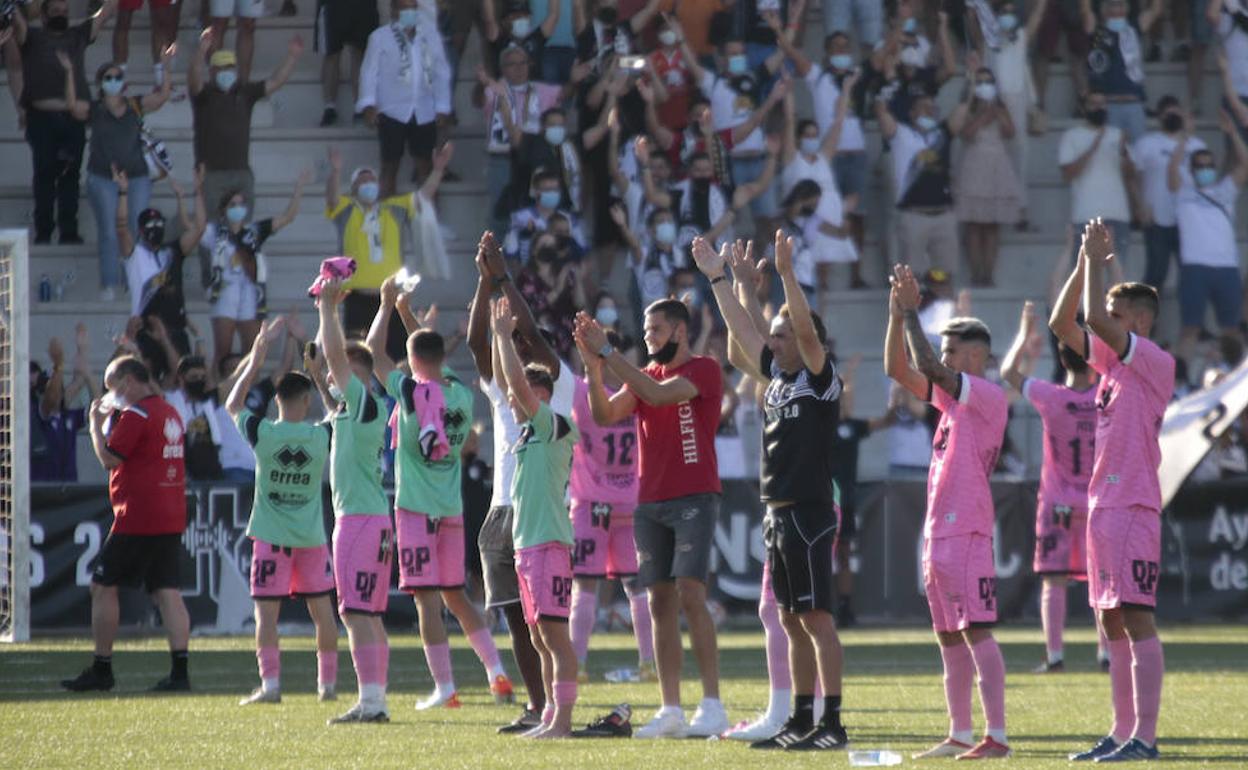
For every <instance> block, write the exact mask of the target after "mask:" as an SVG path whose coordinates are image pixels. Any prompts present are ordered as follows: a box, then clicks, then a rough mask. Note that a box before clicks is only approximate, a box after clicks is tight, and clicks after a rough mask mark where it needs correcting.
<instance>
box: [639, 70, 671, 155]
mask: <svg viewBox="0 0 1248 770" xmlns="http://www.w3.org/2000/svg"><path fill="white" fill-rule="evenodd" d="M658 84H659V80H658V79H657V78H656V79H655V81H654V85H655V86H657V85H658ZM637 94H638V95H639V96H641V100H642V101H643V102H645V103H646V115H645V118H646V131H647V132H648V133H649V134H650V136H653V137H654V143H655V144H656V145H658V146H659V147H660V148H662V149H664V150H668V149H670V148H671V146H672V143H673V142H675V141H676V139H677V136H676V134H675V133H674V132H672V130H671V129H670V128H668V127H667V126H665V125H663V123H662V121H660V120H659V112H658V109H657V108H655V106H654V103H655V102H656V101H666V98H663V99H660V98H659V95H658V94H656V93H655V88H654V86H651V85H649V84H647V83H645V82H644V81H640V80H639V81H637ZM642 138H644V137H638V141H641V139H642Z"/></svg>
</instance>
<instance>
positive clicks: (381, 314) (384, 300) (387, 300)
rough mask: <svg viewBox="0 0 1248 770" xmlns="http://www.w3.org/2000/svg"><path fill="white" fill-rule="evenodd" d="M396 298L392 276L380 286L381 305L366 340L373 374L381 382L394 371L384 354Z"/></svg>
mask: <svg viewBox="0 0 1248 770" xmlns="http://www.w3.org/2000/svg"><path fill="white" fill-rule="evenodd" d="M398 298H399V285H398V284H397V283H396V282H395V280H394V276H393V275H392V276H390V277H389V278H387V279H386V280H385V281H384V282H383V283H382V284H381V303H380V304H379V305H378V306H377V315H376V316H374V317H373V324H372V326H370V327H369V328H368V337H367V338H366V340H367V342H366V344H367V345H368V349H369V350H370V351H371V352H372V354H373V374H375V375H376V376H377V379H379V380H381V381H382V382H385V381H386V378H387V377H389V376H390V372H392V371H394V360H393V359H391V358H390V355H389V354H388V353H386V335H387V334H388V332H389V331H390V316H391V314H393V313H394V305H395V303H396V302H397V301H398Z"/></svg>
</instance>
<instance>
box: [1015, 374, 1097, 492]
mask: <svg viewBox="0 0 1248 770" xmlns="http://www.w3.org/2000/svg"><path fill="white" fill-rule="evenodd" d="M1023 396H1024V397H1026V399H1027V400H1028V401H1030V402H1031V405H1032V406H1034V407H1035V408H1036V411H1037V412H1039V413H1040V423H1041V425H1043V426H1044V464H1043V465H1042V466H1040V493H1039V498H1040V500H1041V501H1042V502H1043V503H1044V504H1045V506H1046V507H1051V506H1054V505H1065V506H1069V507H1071V508H1077V509H1079V510H1087V508H1088V481H1089V480H1090V479H1091V478H1092V462H1093V451H1094V449H1093V448H1094V447H1095V445H1096V388H1088V389H1087V390H1084V391H1078V390H1074V389H1072V388H1068V387H1066V386H1065V385H1058V384H1056V383H1052V382H1045V381H1044V380H1033V379H1028V380H1027V381H1026V382H1024V383H1023Z"/></svg>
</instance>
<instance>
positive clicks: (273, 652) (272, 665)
mask: <svg viewBox="0 0 1248 770" xmlns="http://www.w3.org/2000/svg"><path fill="white" fill-rule="evenodd" d="M256 660H257V662H259V664H260V678H261V679H280V678H281V676H282V653H281V652H280V651H279V650H278V648H277V645H273V646H272V647H261V648H259V649H257V650H256Z"/></svg>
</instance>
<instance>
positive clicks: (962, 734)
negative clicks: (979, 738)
mask: <svg viewBox="0 0 1248 770" xmlns="http://www.w3.org/2000/svg"><path fill="white" fill-rule="evenodd" d="M949 737H950V738H952V739H954V740H955V741H957V742H958V743H965V744H966V745H967V746H970V745H972V744H974V743H975V735H974V734H973V733H972V732H971V731H970V730H959V731H958V732H955V733H949Z"/></svg>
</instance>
